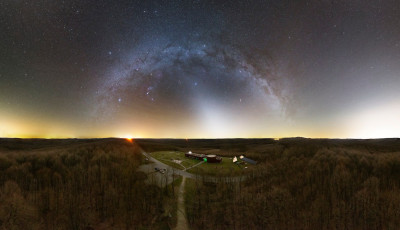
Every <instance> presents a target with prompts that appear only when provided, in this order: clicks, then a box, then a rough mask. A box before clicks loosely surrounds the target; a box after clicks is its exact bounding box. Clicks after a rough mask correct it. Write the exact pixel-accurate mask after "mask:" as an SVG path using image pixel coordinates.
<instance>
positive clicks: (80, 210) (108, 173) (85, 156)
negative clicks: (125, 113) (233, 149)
mask: <svg viewBox="0 0 400 230" xmlns="http://www.w3.org/2000/svg"><path fill="white" fill-rule="evenodd" d="M141 162H142V155H141V154H140V152H139V151H138V147H137V145H135V144H132V143H130V142H128V141H126V140H118V139H104V140H40V139H38V140H22V139H0V229H7V230H11V229H60V230H61V229H76V230H78V229H87V230H90V229H147V228H151V229H163V228H164V229H165V227H163V226H167V227H168V225H169V224H170V223H169V221H170V220H169V219H165V218H164V217H163V211H164V210H163V205H164V203H165V202H166V200H168V199H170V198H171V197H172V195H173V194H172V193H171V191H170V190H164V189H161V188H159V187H157V186H154V185H147V184H145V183H144V179H145V178H146V175H145V174H144V173H141V172H138V171H137V170H136V169H137V167H138V166H139V165H140V164H141ZM167 229H168V228H167Z"/></svg>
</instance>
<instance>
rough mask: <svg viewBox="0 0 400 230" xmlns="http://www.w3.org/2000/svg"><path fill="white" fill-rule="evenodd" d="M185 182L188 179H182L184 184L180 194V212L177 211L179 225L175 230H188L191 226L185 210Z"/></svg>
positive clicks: (180, 188)
mask: <svg viewBox="0 0 400 230" xmlns="http://www.w3.org/2000/svg"><path fill="white" fill-rule="evenodd" d="M185 181H186V177H182V183H181V186H180V187H179V193H178V210H177V218H178V220H177V224H176V227H175V230H187V229H189V225H188V223H187V220H186V209H185Z"/></svg>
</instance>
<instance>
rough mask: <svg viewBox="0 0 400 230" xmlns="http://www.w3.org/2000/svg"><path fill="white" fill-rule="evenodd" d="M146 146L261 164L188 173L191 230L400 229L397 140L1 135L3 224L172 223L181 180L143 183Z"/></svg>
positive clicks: (144, 226) (0, 225) (0, 224)
mask: <svg viewBox="0 0 400 230" xmlns="http://www.w3.org/2000/svg"><path fill="white" fill-rule="evenodd" d="M141 149H143V150H145V151H146V152H152V151H159V150H179V151H183V152H184V151H189V150H193V151H196V152H199V153H214V154H218V155H221V156H225V157H232V156H237V155H238V154H244V155H246V156H247V157H250V158H252V159H254V160H256V161H258V164H257V165H256V166H255V167H252V168H251V169H250V170H248V171H246V172H245V173H243V174H241V175H240V176H241V178H242V179H241V180H227V176H226V175H224V176H221V177H218V175H217V180H214V181H212V182H210V180H207V179H206V176H205V175H199V176H198V177H197V178H196V179H187V180H186V184H185V195H184V198H185V201H184V202H185V207H186V208H185V209H186V219H187V222H188V224H189V226H190V229H304V230H308V229H327V230H328V229H329V230H330V229H356V230H357V229H360V230H361V229H399V226H400V139H378V140H329V139H305V138H289V139H280V140H273V139H249V140H246V139H230V140H174V139H171V140H157V139H138V140H134V141H133V143H132V142H129V141H127V140H125V139H92V140H73V139H72V140H23V139H0V229H77V230H78V229H86V230H90V229H96V230H97V229H99V230H101V229H173V228H174V226H175V224H176V219H175V217H176V210H174V203H176V190H177V189H176V188H174V186H175V185H176V183H173V184H172V185H169V186H167V187H164V188H162V187H159V186H156V185H151V184H148V183H145V181H146V177H147V176H148V175H146V174H145V173H143V172H140V171H138V170H137V169H138V167H139V166H140V165H141V164H145V163H146V161H145V160H144V159H143V158H144V157H143V155H142V154H141V151H140V150H141ZM235 177H237V174H235ZM177 178H179V177H177ZM171 204H172V205H171ZM169 206H172V208H171V207H169ZM174 212H175V213H174Z"/></svg>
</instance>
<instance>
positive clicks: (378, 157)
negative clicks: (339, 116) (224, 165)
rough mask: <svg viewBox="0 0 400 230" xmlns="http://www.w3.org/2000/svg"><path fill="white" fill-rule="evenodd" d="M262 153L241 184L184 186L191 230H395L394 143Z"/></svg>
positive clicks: (398, 165)
mask: <svg viewBox="0 0 400 230" xmlns="http://www.w3.org/2000/svg"><path fill="white" fill-rule="evenodd" d="M244 148H246V147H244ZM248 150H251V149H250V148H248ZM264 151H265V152H262V151H261V152H259V153H256V154H251V156H252V157H253V158H256V159H257V160H259V161H260V162H261V163H260V164H259V165H258V167H257V168H256V169H254V170H253V171H252V172H251V174H250V175H244V176H245V177H246V180H244V181H239V182H237V183H232V182H229V181H226V180H224V178H221V180H220V181H219V182H218V183H210V182H204V181H202V180H196V181H194V180H192V181H191V182H190V183H187V184H186V185H187V188H186V209H187V215H188V217H187V218H188V221H189V223H190V225H191V227H192V228H193V229H360V230H361V229H399V226H400V189H399V188H400V141H399V139H392V140H389V139H388V140H311V139H286V140H280V141H278V142H276V143H275V144H271V145H270V146H269V147H265V148H264Z"/></svg>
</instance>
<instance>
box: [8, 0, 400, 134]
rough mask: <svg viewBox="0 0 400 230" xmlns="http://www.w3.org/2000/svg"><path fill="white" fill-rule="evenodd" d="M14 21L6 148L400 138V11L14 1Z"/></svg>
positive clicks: (318, 4)
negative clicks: (59, 142) (100, 142)
mask: <svg viewBox="0 0 400 230" xmlns="http://www.w3.org/2000/svg"><path fill="white" fill-rule="evenodd" d="M315 9H318V10H315ZM0 19H1V20H0V31H1V33H0V137H23V138H30V137H33V138H101V137H121V138H130V137H134V138H282V137H296V136H302V137H310V138H388V137H397V138H398V137H400V112H399V111H400V102H399V100H398V98H400V90H399V89H400V41H399V39H398V38H399V37H400V4H398V2H397V1H391V0H382V1H373V0H365V1H317V0H312V1H310V0H298V1H281V0H269V1H264V2H263V3H260V2H258V1H252V0H248V1H208V0H204V1H175V0H171V1H158V0H154V1H125V0H114V1H109V0H99V1H93V2H90V1H80V0H68V1H61V0H60V1H58V0H54V1H39V2H38V1H13V0H5V1H0Z"/></svg>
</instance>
